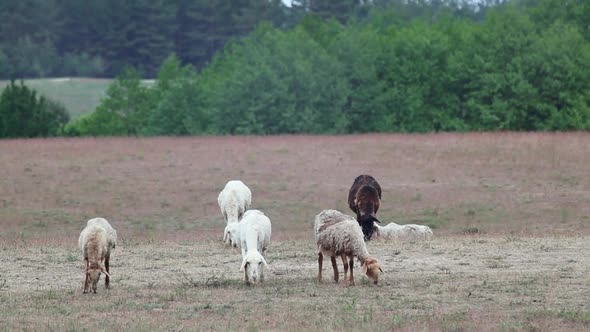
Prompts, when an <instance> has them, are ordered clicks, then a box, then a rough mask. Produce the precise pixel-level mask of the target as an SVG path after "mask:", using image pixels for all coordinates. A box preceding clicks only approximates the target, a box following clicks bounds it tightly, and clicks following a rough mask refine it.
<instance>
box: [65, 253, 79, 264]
mask: <svg viewBox="0 0 590 332" xmlns="http://www.w3.org/2000/svg"><path fill="white" fill-rule="evenodd" d="M66 260H67V261H68V262H70V263H73V262H76V261H78V257H77V256H76V255H74V254H72V253H69V254H68V257H67V258H66Z"/></svg>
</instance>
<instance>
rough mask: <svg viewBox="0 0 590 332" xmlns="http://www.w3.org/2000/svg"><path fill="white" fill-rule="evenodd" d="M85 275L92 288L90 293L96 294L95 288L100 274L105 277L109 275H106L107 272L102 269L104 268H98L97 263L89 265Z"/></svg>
mask: <svg viewBox="0 0 590 332" xmlns="http://www.w3.org/2000/svg"><path fill="white" fill-rule="evenodd" d="M85 272H86V275H87V276H88V281H89V282H90V285H91V287H92V292H94V293H96V288H97V286H98V281H99V279H100V274H101V273H104V274H106V275H107V276H109V278H110V275H109V274H108V273H107V271H106V270H105V269H104V267H102V266H100V264H98V263H91V264H90V265H89V266H88V268H86V271H85Z"/></svg>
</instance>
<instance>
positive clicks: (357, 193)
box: [348, 175, 381, 241]
mask: <svg viewBox="0 0 590 332" xmlns="http://www.w3.org/2000/svg"><path fill="white" fill-rule="evenodd" d="M380 203H381V186H380V185H379V183H378V182H377V180H375V178H373V177H372V176H370V175H359V176H357V177H356V179H354V182H353V183H352V186H351V187H350V190H349V192H348V206H349V207H350V209H351V210H352V211H353V212H354V213H356V219H357V221H358V223H359V225H361V228H362V229H363V234H364V238H365V241H368V240H370V239H371V236H372V235H373V232H374V231H375V225H374V223H375V222H377V223H380V221H379V220H378V219H377V216H376V214H377V211H379V205H380Z"/></svg>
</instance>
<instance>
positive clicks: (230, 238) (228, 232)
mask: <svg viewBox="0 0 590 332" xmlns="http://www.w3.org/2000/svg"><path fill="white" fill-rule="evenodd" d="M238 225H239V224H238V223H237V222H234V223H230V224H228V225H227V226H225V230H224V231H223V242H225V243H226V244H229V245H230V246H232V247H234V248H237V247H239V246H240V243H239V237H238V232H239V231H240V228H239V226H238Z"/></svg>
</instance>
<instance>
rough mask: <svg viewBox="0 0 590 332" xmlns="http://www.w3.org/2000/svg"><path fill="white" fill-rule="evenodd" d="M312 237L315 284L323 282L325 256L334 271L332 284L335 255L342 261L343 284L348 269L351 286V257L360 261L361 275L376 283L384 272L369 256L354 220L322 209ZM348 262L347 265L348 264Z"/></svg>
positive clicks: (352, 283) (336, 269) (336, 270)
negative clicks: (315, 253) (315, 265)
mask: <svg viewBox="0 0 590 332" xmlns="http://www.w3.org/2000/svg"><path fill="white" fill-rule="evenodd" d="M314 230H315V238H316V242H317V246H318V268H319V271H318V282H322V263H323V259H324V255H327V256H330V259H331V261H332V268H333V269H334V281H335V282H338V266H337V264H336V256H340V257H341V258H342V263H343V265H344V281H345V284H346V282H347V276H346V275H347V273H348V266H349V265H350V280H348V283H349V284H350V285H354V276H353V266H354V257H357V258H358V259H359V261H360V262H361V269H362V271H363V273H365V274H366V275H367V277H369V279H370V280H372V281H373V283H374V284H377V282H378V281H379V272H383V270H382V269H381V267H380V265H379V263H378V262H377V260H376V259H375V258H373V257H371V256H370V255H369V252H368V251H367V247H366V245H365V240H364V235H363V231H362V229H361V227H360V225H359V224H358V222H357V221H356V219H355V218H353V217H351V216H349V215H346V214H344V213H342V212H340V211H337V210H324V211H322V212H321V213H320V214H318V215H317V216H316V217H315V228H314ZM347 260H348V262H347Z"/></svg>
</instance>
